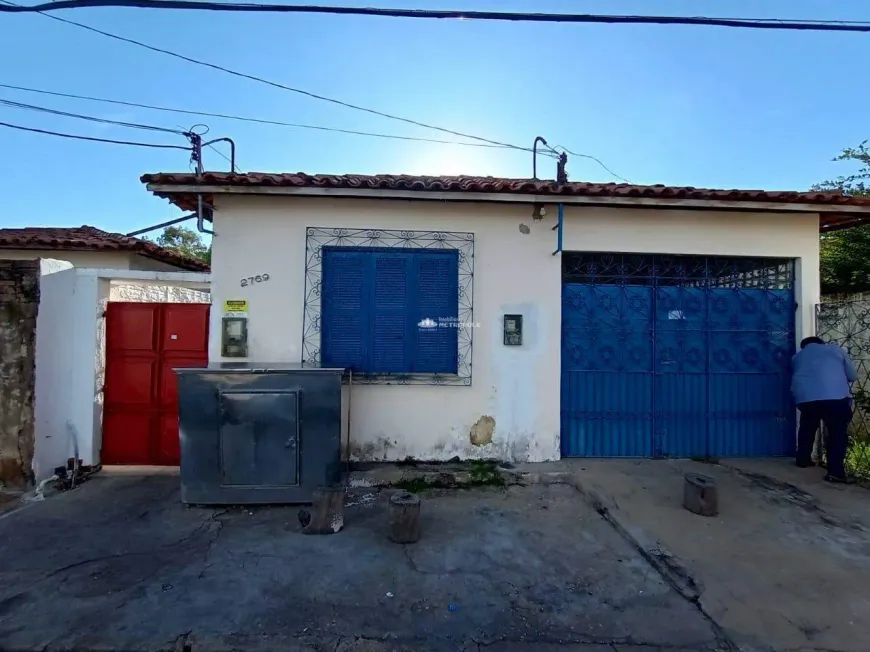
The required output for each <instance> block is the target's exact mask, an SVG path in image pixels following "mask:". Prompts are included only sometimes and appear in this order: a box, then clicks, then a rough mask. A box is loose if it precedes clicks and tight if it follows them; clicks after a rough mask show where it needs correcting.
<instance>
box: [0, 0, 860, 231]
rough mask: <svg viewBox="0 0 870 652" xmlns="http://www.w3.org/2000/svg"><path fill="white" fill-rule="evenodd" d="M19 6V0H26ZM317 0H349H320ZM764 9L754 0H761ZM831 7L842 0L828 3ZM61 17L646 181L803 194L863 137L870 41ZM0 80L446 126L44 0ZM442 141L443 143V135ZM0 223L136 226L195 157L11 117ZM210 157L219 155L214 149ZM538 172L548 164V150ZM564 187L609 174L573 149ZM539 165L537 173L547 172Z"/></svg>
mask: <svg viewBox="0 0 870 652" xmlns="http://www.w3.org/2000/svg"><path fill="white" fill-rule="evenodd" d="M21 1H22V2H23V1H24V0H21ZM322 4H337V5H341V4H352V2H350V1H349V0H348V1H344V0H332V2H328V1H326V0H324V1H323V2H322ZM369 4H372V5H377V6H384V7H386V6H395V7H406V6H414V7H417V8H432V9H437V8H451V9H455V8H463V9H500V10H527V11H541V12H571V11H575V12H576V11H585V12H590V13H595V12H597V13H612V14H616V13H619V14H632V13H645V14H673V15H698V14H703V15H708V16H740V17H770V18H786V17H788V18H803V19H841V20H868V21H870V3H864V2H857V0H856V1H853V2H839V3H831V2H827V1H825V0H814V1H811V0H768V1H766V2H764V3H758V2H750V1H748V0H743V1H733V2H726V1H722V2H717V3H715V7H714V6H713V3H703V7H704V8H703V11H702V10H701V9H700V8H699V7H700V6H701V3H698V2H692V1H679V0H662V1H660V2H655V3H653V2H650V1H649V0H645V1H643V0H635V1H629V0H625V1H619V0H611V1H604V0H588V1H584V2H577V1H576V0H561V1H560V0H537V1H533V0H509V1H508V0H504V1H502V2H498V3H496V2H495V1H494V0H492V1H490V2H486V1H485V0H478V1H469V0H441V1H434V0H430V1H428V2H427V1H424V0H414V1H413V2H409V1H407V0H406V1H390V0H379V1H378V2H363V3H361V5H362V6H365V5H369ZM759 5H763V6H761V7H760V6H759ZM833 5H836V6H833ZM59 15H61V16H64V17H66V18H70V19H72V20H77V21H79V22H83V23H86V24H89V25H92V26H94V27H98V28H102V29H106V30H109V31H113V32H115V33H118V34H120V35H123V36H128V37H131V38H136V39H139V40H142V41H145V42H147V43H150V44H153V45H156V46H159V47H164V48H166V49H170V50H174V51H176V52H179V53H182V54H188V55H190V56H194V57H198V58H201V59H205V60H208V61H212V62H215V63H218V64H222V65H226V66H228V67H231V68H235V69H237V70H240V71H242V72H249V73H252V74H256V75H259V76H263V77H266V78H269V79H274V80H275V81H279V82H282V83H285V84H288V85H291V86H296V87H299V88H303V89H306V90H309V91H312V92H316V93H319V94H323V95H328V96H331V97H335V98H338V99H342V100H346V101H349V102H353V103H355V104H361V105H364V106H368V107H372V108H375V109H379V110H382V111H386V112H390V113H394V114H398V115H402V116H407V117H410V118H413V119H416V120H419V121H422V122H428V123H430V124H436V125H440V126H444V127H448V128H451V129H455V130H458V131H465V132H468V133H473V134H476V135H480V136H484V137H488V138H493V139H496V140H502V141H507V142H511V143H517V144H521V145H531V143H532V141H533V139H534V137H535V136H536V135H539V134H540V135H543V136H545V137H546V138H547V140H548V141H549V142H550V144H554V145H555V144H562V145H565V146H566V147H568V148H569V149H572V150H574V151H577V152H584V153H589V154H592V155H595V156H598V157H599V158H601V159H602V160H603V161H604V162H605V163H606V164H607V165H608V166H609V167H610V168H611V169H613V170H614V171H616V172H617V173H618V174H620V175H621V176H623V177H626V178H628V179H629V180H631V181H632V182H634V183H664V184H671V185H693V186H707V187H728V188H730V187H741V188H768V189H804V188H806V187H808V186H810V185H811V184H812V183H814V182H816V181H820V180H822V179H825V178H830V177H833V176H836V175H837V174H841V173H844V172H846V171H848V168H847V167H846V164H842V163H839V164H838V163H832V162H831V161H830V159H831V158H832V157H833V156H834V155H835V154H836V153H837V152H838V151H839V150H840V149H842V148H843V147H845V146H849V145H855V144H857V143H858V142H860V141H861V140H863V139H864V138H867V137H868V136H870V133H868V132H870V127H868V124H870V123H868V113H867V107H868V106H870V86H868V85H867V84H866V83H863V80H862V79H861V78H860V70H859V68H860V66H861V65H862V63H861V62H863V61H865V60H866V58H867V53H868V52H870V34H844V33H818V32H772V31H762V30H741V29H724V28H713V27H676V26H616V25H567V24H562V25H551V24H530V23H483V22H474V21H421V20H410V19H381V18H365V17H337V16H322V15H320V16H315V15H255V14H245V15H238V14H236V15H233V14H214V13H205V12H170V11H154V10H136V9H81V10H72V11H66V12H62V13H60V14H59ZM0 61H3V62H4V64H3V65H2V66H0V83H8V84H15V85H21V86H29V87H36V88H43V89H47V90H53V91H59V92H69V93H77V94H83V95H96V96H102V97H109V98H114V99H121V100H128V101H132V102H141V103H148V104H157V105H163V106H169V107H178V108H187V109H194V110H205V111H214V112H221V113H232V114H237V115H247V116H254V117H260V118H267V119H276V120H286V121H290V122H301V123H310V124H319V125H324V126H333V127H340V128H345V129H359V130H367V131H379V132H387V133H393V134H400V135H409V136H422V137H435V138H438V137H444V135H443V134H441V135H439V134H438V133H437V132H433V131H429V130H425V129H421V128H417V127H413V126H411V125H407V124H402V123H398V122H394V121H391V120H387V119H384V118H380V117H377V116H372V115H367V114H364V113H361V112H358V111H353V110H350V109H345V108H342V107H338V106H334V105H330V104H326V103H324V102H320V101H317V100H313V99H310V98H306V97H303V96H300V95H297V94H293V93H289V92H286V91H282V90H278V89H275V88H271V87H268V86H265V85H262V84H258V83H255V82H251V81H248V80H244V79H238V78H234V77H231V76H229V75H226V74H224V73H221V72H218V71H213V70H208V69H205V68H202V67H199V66H195V65H192V64H188V63H185V62H182V61H179V60H177V59H173V58H169V57H166V56H164V55H160V54H156V53H153V52H149V51H147V50H144V49H142V48H138V47H136V46H133V45H128V44H125V43H120V42H117V41H113V40H109V39H106V38H105V37H101V36H99V35H96V34H93V33H89V32H87V31H85V30H82V29H79V28H76V27H72V26H69V25H64V24H61V23H58V22H56V21H52V20H49V19H48V18H45V17H43V16H40V15H38V14H37V15H10V14H3V15H0ZM0 98H3V99H11V100H16V101H20V102H27V103H30V104H38V105H41V106H49V107H52V108H58V109H62V110H67V111H74V112H80V113H86V114H89V115H96V116H101V117H106V118H111V119H116V120H125V121H133V122H143V123H148V124H154V125H161V126H167V127H173V128H174V127H178V126H183V127H188V126H190V125H191V124H192V123H193V122H200V121H203V122H207V123H208V125H209V126H210V129H211V132H210V134H209V135H210V136H231V137H232V138H234V139H235V141H236V143H237V146H238V154H237V155H238V162H239V165H240V166H241V168H242V169H243V170H257V171H305V172H332V173H346V172H358V173H379V172H390V173H402V172H404V173H411V174H463V173H464V174H481V175H493V176H516V177H528V176H531V159H530V155H528V154H525V153H519V152H512V151H504V150H491V149H481V148H472V147H455V146H446V145H436V144H424V143H407V142H399V141H389V140H380V139H372V138H365V137H359V136H348V135H341V134H328V133H323V132H317V131H308V130H301V129H289V128H282V127H269V126H262V125H254V124H248V123H240V122H234V121H227V120H220V119H214V118H209V119H206V120H195V119H193V117H191V116H183V115H175V114H167V113H157V112H153V111H148V110H144V109H132V108H130V109H128V108H125V107H119V106H112V105H105V104H94V103H90V102H84V101H78V100H70V99H62V98H54V97H46V96H40V95H34V94H29V93H22V92H18V91H10V90H6V89H0ZM0 121H4V122H11V123H13V124H20V125H26V126H31V127H37V128H43V129H52V130H56V131H67V132H72V133H78V134H85V135H91V136H98V137H104V138H118V139H128V140H151V141H152V142H168V143H178V144H184V141H183V140H182V139H180V138H177V137H175V136H172V135H169V134H154V135H152V134H150V133H146V132H141V131H132V130H128V129H123V128H121V127H108V126H102V125H93V124H90V123H86V122H81V121H77V120H72V119H68V118H60V117H53V116H48V115H45V114H37V113H32V112H26V111H21V110H19V109H12V108H5V107H0ZM448 138H449V137H448ZM0 147H2V156H0V226H5V227H9V226H38V225H46V226H47V225H52V226H71V225H80V224H91V225H95V226H99V227H101V228H105V229H109V230H113V231H122V232H123V231H129V230H133V229H135V228H140V227H143V226H147V225H149V224H153V223H156V222H160V221H164V220H167V219H170V218H172V217H175V216H177V215H179V214H180V213H179V212H178V211H177V209H175V208H174V207H172V206H170V205H169V204H168V203H166V202H165V201H163V200H160V199H156V198H154V197H151V196H150V195H149V194H148V193H146V192H145V190H144V187H143V186H142V185H141V184H140V183H139V180H138V179H139V175H140V174H142V173H143V172H157V171H179V170H186V169H188V158H187V154H186V153H185V152H182V151H175V150H151V149H139V148H128V147H120V146H113V145H104V144H96V143H85V142H78V141H67V140H62V139H59V138H54V137H50V136H41V135H36V134H28V133H22V132H16V131H12V130H9V129H5V128H0ZM206 152H207V155H206V166H207V167H208V168H210V169H225V167H226V165H227V163H226V161H224V160H223V159H222V158H220V157H219V156H217V155H216V154H214V153H212V152H208V150H206ZM539 165H540V166H541V169H542V170H543V171H544V172H545V173H549V174H550V175H552V174H553V170H550V169H549V168H551V167H552V165H551V163H550V160H549V159H542V160H541V162H540V164H539ZM569 173H570V176H571V178H572V179H574V180H591V181H610V180H613V179H612V177H610V175H609V174H607V173H606V172H605V171H604V170H602V169H601V168H600V167H598V166H597V165H596V164H595V163H594V162H592V161H588V160H582V159H577V158H573V159H572V160H570V161H569ZM542 176H543V173H542Z"/></svg>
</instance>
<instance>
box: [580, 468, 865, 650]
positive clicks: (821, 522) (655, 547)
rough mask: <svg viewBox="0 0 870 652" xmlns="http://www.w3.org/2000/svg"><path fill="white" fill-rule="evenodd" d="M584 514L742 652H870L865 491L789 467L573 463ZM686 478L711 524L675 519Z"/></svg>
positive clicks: (682, 515) (684, 514)
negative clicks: (701, 485)
mask: <svg viewBox="0 0 870 652" xmlns="http://www.w3.org/2000/svg"><path fill="white" fill-rule="evenodd" d="M566 466H567V467H569V468H570V469H571V470H572V471H573V472H574V476H573V477H574V480H575V483H576V485H577V487H578V488H579V489H581V490H582V491H583V492H585V494H586V495H587V497H589V498H590V499H591V500H592V502H593V504H596V505H597V506H598V509H599V510H600V511H601V512H603V513H604V514H605V515H606V516H607V518H608V519H609V520H610V521H611V522H612V523H613V524H614V526H615V527H616V528H617V529H618V530H620V531H621V532H622V533H623V534H624V535H625V536H626V538H627V539H628V540H631V541H633V542H634V543H635V544H636V546H637V547H638V549H640V550H643V551H645V552H646V554H647V555H648V557H649V558H650V559H652V560H653V562H654V563H656V564H657V565H658V566H659V567H660V568H662V569H663V570H664V572H665V573H667V574H668V576H669V577H670V578H671V580H672V581H673V583H674V585H676V586H678V587H680V589H681V590H682V591H683V593H684V594H685V595H686V596H687V597H689V598H691V599H693V600H695V601H696V602H697V603H698V605H699V607H700V608H702V609H703V610H704V611H705V612H706V613H707V614H708V615H709V616H710V617H711V618H712V619H713V620H714V621H715V622H716V623H717V624H718V625H720V626H721V627H722V629H723V631H724V632H725V633H726V635H727V636H728V638H729V640H732V641H734V642H736V643H737V644H739V646H740V648H741V649H742V650H747V651H749V650H752V651H755V650H777V651H786V650H788V651H791V650H801V651H807V652H809V651H815V650H818V651H821V650H825V651H833V650H837V651H850V652H861V651H866V650H868V649H870V491H868V490H867V489H866V488H862V487H857V486H853V487H844V486H842V485H831V484H828V483H826V482H823V481H822V476H823V475H824V472H823V471H822V470H821V469H797V468H795V466H794V460H725V461H723V462H722V463H721V464H702V463H698V462H690V461H688V460H672V461H656V460H582V461H581V460H574V461H572V462H570V463H567V464H566ZM687 471H694V472H699V473H704V474H707V475H710V476H712V477H714V478H715V479H716V482H717V484H718V487H719V506H720V511H719V515H718V517H715V518H705V517H702V516H697V515H695V514H692V513H690V512H688V511H686V510H684V509H683V508H682V495H683V477H684V474H685V473H686V472H687Z"/></svg>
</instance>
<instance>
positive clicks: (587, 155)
mask: <svg viewBox="0 0 870 652" xmlns="http://www.w3.org/2000/svg"><path fill="white" fill-rule="evenodd" d="M548 147H549V145H548ZM556 147H558V148H559V149H561V150H562V151H564V152H566V153H567V154H570V155H571V156H576V157H578V158H588V159H590V160H592V161H595V162H596V163H598V165H600V166H601V167H602V168H604V169H605V170H607V172H608V173H609V174H611V175H613V176H614V177H616V178H617V179H619V180H620V181H624V182H625V183H631V181H629V180H628V179H626V178H625V177H621V176H619V175H618V174H616V172H614V171H613V170H611V169H610V168H609V167H607V166H606V165H604V163H603V162H602V161H601V159H599V158H597V157H595V156H592V155H591V154H578V153H577V152H572V151H571V150H570V149H568V148H567V147H564V146H562V145H556ZM550 149H553V148H552V147H550ZM553 151H554V152H555V151H556V150H555V149H553Z"/></svg>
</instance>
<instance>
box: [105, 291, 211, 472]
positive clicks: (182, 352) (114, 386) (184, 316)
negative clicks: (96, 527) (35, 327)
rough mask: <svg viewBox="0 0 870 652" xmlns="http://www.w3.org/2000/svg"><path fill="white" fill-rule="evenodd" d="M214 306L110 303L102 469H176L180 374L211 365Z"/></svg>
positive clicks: (107, 326)
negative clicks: (116, 466) (177, 376)
mask: <svg viewBox="0 0 870 652" xmlns="http://www.w3.org/2000/svg"><path fill="white" fill-rule="evenodd" d="M208 312H209V305H208V304H201V303H115V302H112V303H109V304H108V308H107V309H106V384H105V388H104V391H103V448H102V454H101V460H102V462H103V464H153V465H177V464H178V463H179V457H180V452H179V442H178V392H177V388H176V384H175V374H174V373H173V371H172V369H173V368H175V367H195V366H200V365H205V364H206V363H207V362H208Z"/></svg>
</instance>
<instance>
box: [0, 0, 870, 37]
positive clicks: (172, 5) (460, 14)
mask: <svg viewBox="0 0 870 652" xmlns="http://www.w3.org/2000/svg"><path fill="white" fill-rule="evenodd" d="M84 7H133V8H140V9H175V10H178V9H181V10H196V11H232V12H259V13H296V14H299V13H305V14H333V15H336V14H338V15H344V16H375V17H382V18H425V19H454V20H479V21H509V22H534V23H586V24H589V23H592V24H622V25H695V26H710V27H739V28H752V29H776V30H802V31H829V32H870V23H868V22H864V21H833V20H799V19H773V18H714V17H707V16H640V15H603V14H553V13H532V12H517V11H511V12H508V11H465V10H432V9H389V8H379V7H328V6H322V5H284V4H269V3H242V2H208V1H199V0H59V1H58V2H45V3H41V4H37V5H31V6H20V5H13V6H12V7H10V8H6V7H0V12H9V13H34V12H36V13H43V12H48V11H57V10H60V9H80V8H84Z"/></svg>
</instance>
